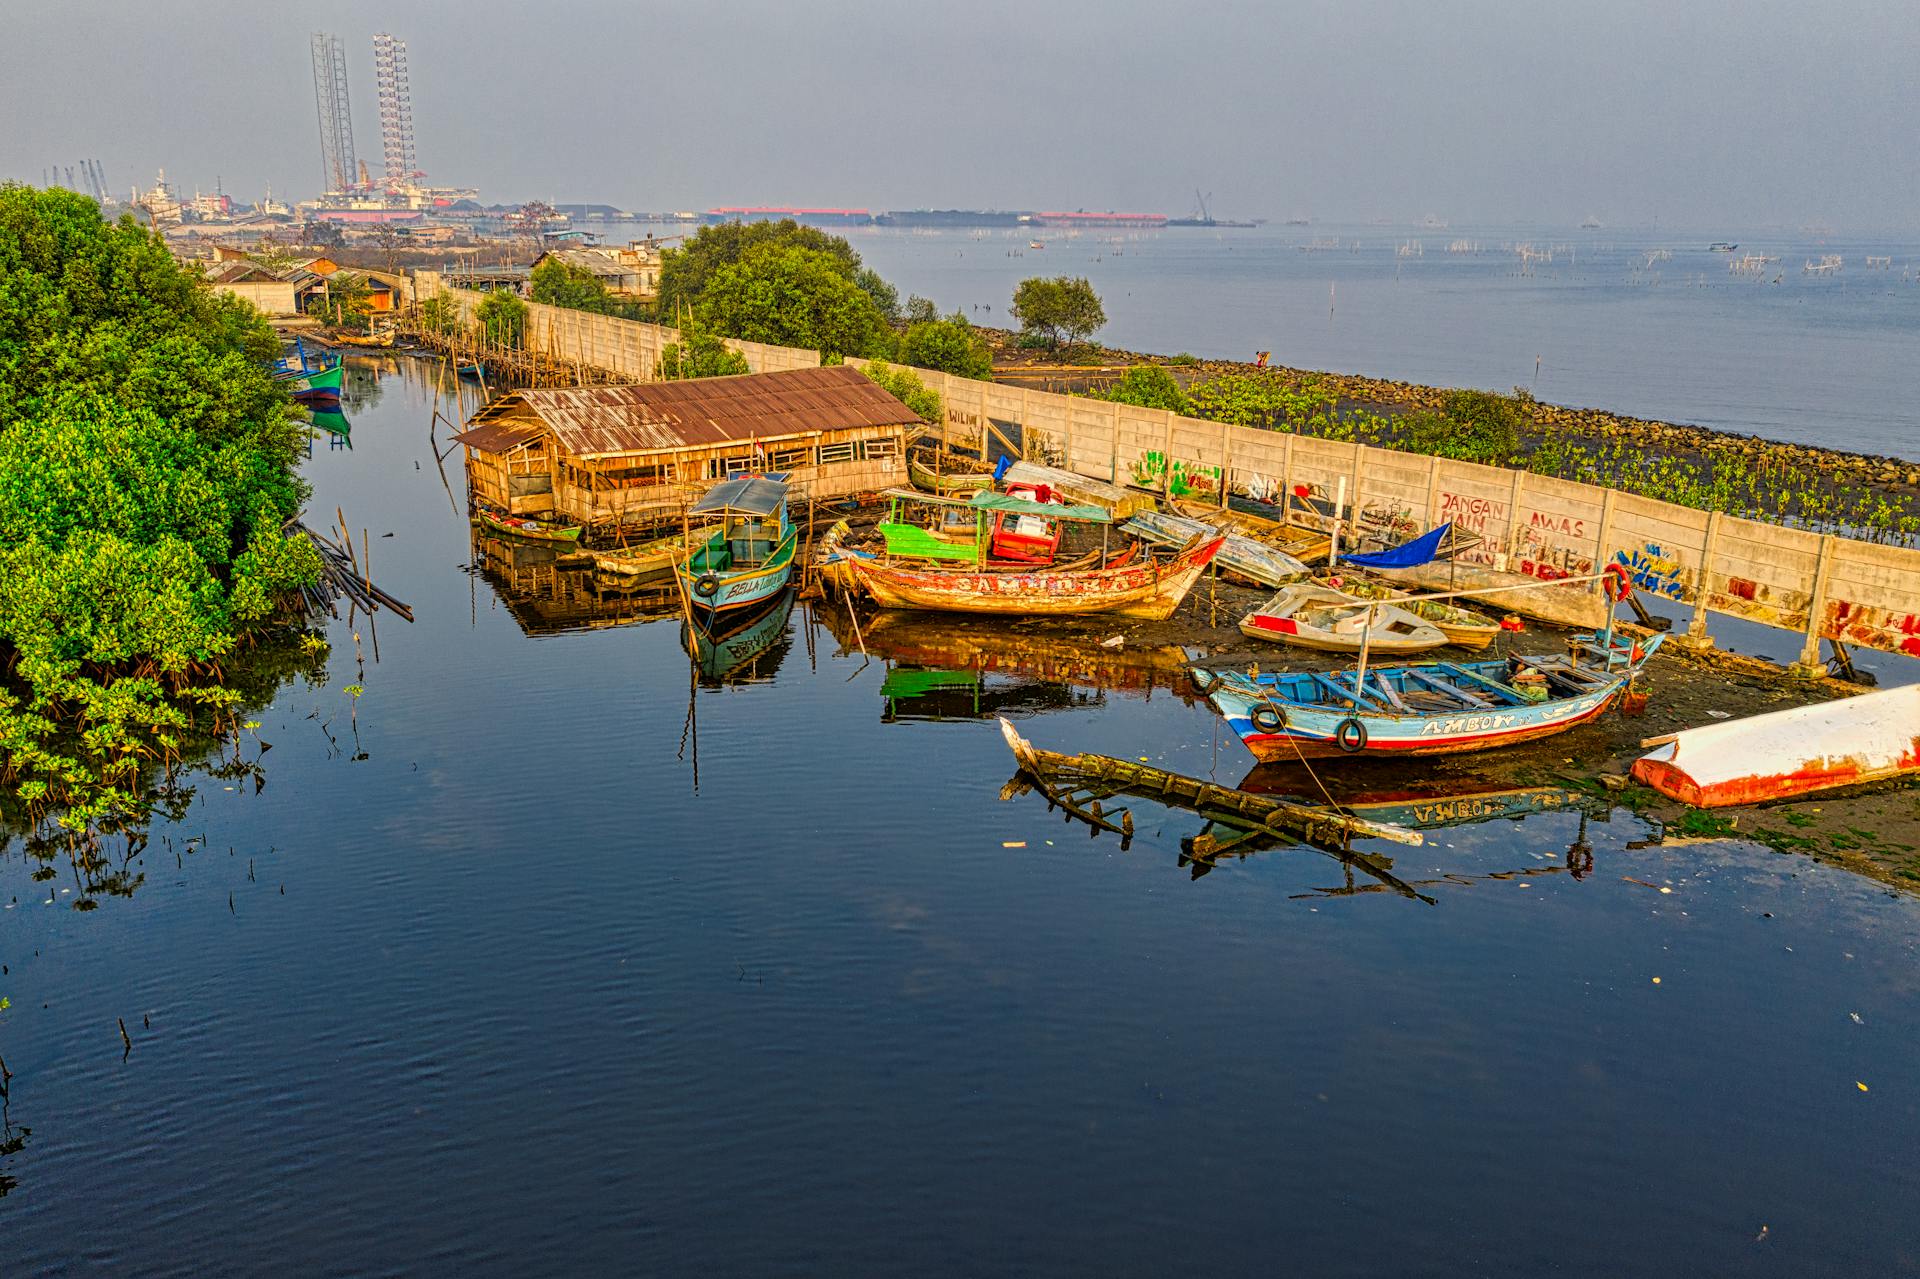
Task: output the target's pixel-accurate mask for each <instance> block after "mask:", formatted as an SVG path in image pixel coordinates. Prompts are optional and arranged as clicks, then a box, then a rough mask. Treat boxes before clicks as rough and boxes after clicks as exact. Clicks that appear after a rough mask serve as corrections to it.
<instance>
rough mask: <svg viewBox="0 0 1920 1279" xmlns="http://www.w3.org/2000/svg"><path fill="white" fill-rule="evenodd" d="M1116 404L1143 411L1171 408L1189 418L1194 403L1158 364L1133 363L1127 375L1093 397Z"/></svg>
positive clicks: (1172, 377)
mask: <svg viewBox="0 0 1920 1279" xmlns="http://www.w3.org/2000/svg"><path fill="white" fill-rule="evenodd" d="M1095 398H1097V399H1102V400H1112V401H1114V402H1115V403H1118V404H1133V405H1137V406H1139V407H1140V408H1143V409H1172V410H1173V411H1174V412H1175V413H1179V414H1181V415H1183V416H1187V415H1191V414H1192V412H1193V404H1192V402H1191V401H1190V400H1188V399H1187V393H1186V392H1185V391H1183V390H1181V389H1180V383H1179V382H1178V381H1177V380H1176V379H1175V378H1174V376H1173V374H1171V373H1169V372H1167V371H1166V370H1165V369H1163V368H1161V367H1160V366H1159V365H1157V364H1136V365H1134V366H1133V367H1132V368H1130V369H1128V370H1127V372H1126V375H1125V376H1124V377H1122V378H1121V379H1120V380H1119V381H1118V382H1115V383H1114V384H1113V385H1112V386H1110V387H1108V388H1107V389H1106V390H1105V391H1104V392H1102V393H1101V394H1100V395H1098V396H1097V397H1095Z"/></svg>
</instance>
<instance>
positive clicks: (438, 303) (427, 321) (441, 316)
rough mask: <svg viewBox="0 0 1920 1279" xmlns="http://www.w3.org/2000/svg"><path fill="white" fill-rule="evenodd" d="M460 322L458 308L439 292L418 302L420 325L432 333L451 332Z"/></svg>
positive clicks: (451, 300)
mask: <svg viewBox="0 0 1920 1279" xmlns="http://www.w3.org/2000/svg"><path fill="white" fill-rule="evenodd" d="M459 324H460V308H459V307H457V306H455V305H454V302H453V299H451V298H446V297H442V296H440V295H439V294H437V293H436V294H435V295H434V296H432V297H430V298H428V299H427V300H426V301H425V302H422V303H421V304H420V327H422V328H424V329H426V330H428V331H429V332H432V333H451V332H453V330H454V329H456V328H458V327H459Z"/></svg>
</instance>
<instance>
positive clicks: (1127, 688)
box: [816, 580, 1920, 892]
mask: <svg viewBox="0 0 1920 1279" xmlns="http://www.w3.org/2000/svg"><path fill="white" fill-rule="evenodd" d="M1270 595H1271V592H1270V591H1268V590H1265V589H1263V588H1262V589H1255V588H1248V587H1242V586H1236V585H1232V584H1230V583H1227V582H1225V581H1212V580H1209V581H1203V582H1201V583H1200V584H1199V585H1198V586H1196V587H1195V588H1194V591H1193V593H1192V594H1191V595H1190V596H1189V597H1188V598H1187V601H1186V602H1185V603H1184V604H1183V605H1182V606H1181V608H1180V610H1179V612H1178V613H1176V614H1175V615H1174V616H1173V617H1172V618H1170V619H1168V620H1167V621H1165V622H1144V621H1130V620H1124V619H1100V618H1050V619H1006V618H968V617H959V616H936V615H932V614H903V613H887V612H883V613H878V614H876V613H874V612H872V611H871V610H870V609H863V610H862V634H861V637H860V641H856V638H855V636H854V634H853V630H852V628H851V626H850V625H849V624H848V621H847V618H846V616H845V609H844V605H843V604H842V603H840V602H837V601H836V602H831V603H823V604H821V605H820V606H818V612H817V614H816V615H817V616H818V617H820V619H821V620H822V621H824V622H825V623H826V624H827V625H828V626H829V627H830V628H831V629H832V631H833V632H834V634H835V636H836V638H837V639H838V640H839V641H840V643H841V645H842V646H843V648H844V649H845V650H846V651H848V652H853V651H856V649H857V647H858V644H859V642H861V641H863V642H864V645H865V648H866V650H867V651H868V652H869V653H870V654H871V655H872V656H873V657H875V658H879V659H888V660H892V661H895V662H899V663H904V664H907V665H910V666H917V667H924V668H947V669H959V670H974V671H980V672H983V673H984V672H993V673H998V674H1007V675H1021V676H1026V677H1028V678H1031V679H1034V680H1055V681H1061V682H1068V683H1080V684H1082V685H1087V686H1093V687H1098V688H1101V689H1107V690H1111V691H1115V692H1119V693H1125V694H1133V695H1172V696H1178V697H1182V698H1184V699H1186V700H1188V701H1191V702H1194V703H1196V704H1198V703H1200V702H1202V701H1203V700H1204V699H1202V698H1201V697H1200V695H1199V694H1198V693H1197V692H1196V691H1195V690H1194V689H1193V686H1192V684H1191V682H1190V681H1189V680H1188V679H1187V678H1186V673H1185V667H1186V665H1187V663H1188V662H1189V661H1192V662H1199V663H1203V664H1215V665H1220V666H1232V667H1240V668H1245V667H1248V666H1254V665H1257V666H1259V667H1260V668H1261V669H1263V670H1270V671H1278V670H1295V671H1298V670H1335V669H1339V668H1341V667H1342V666H1343V665H1351V663H1342V662H1340V661H1338V660H1336V659H1334V658H1333V657H1331V656H1329V655H1322V654H1317V653H1312V652H1310V651H1308V650H1304V649H1295V648H1288V647H1285V646H1280V645H1266V644H1260V643H1258V642H1257V641H1254V640H1249V639H1247V638H1246V637H1245V636H1243V635H1241V634H1240V632H1239V629H1238V623H1239V619H1240V618H1241V617H1242V616H1243V615H1245V614H1246V613H1247V612H1248V611H1250V610H1251V609H1252V608H1253V607H1254V606H1256V605H1258V604H1260V603H1262V602H1264V601H1265V600H1266V599H1267V598H1269V597H1270ZM1624 629H1629V628H1623V630H1624ZM1116 637H1117V639H1118V644H1117V645H1116V644H1115V640H1116ZM1501 642H1502V644H1503V645H1506V646H1507V648H1506V651H1511V652H1517V653H1522V654H1525V653H1540V654H1545V653H1553V652H1561V651H1564V649H1565V646H1566V635H1565V633H1563V632H1560V631H1557V630H1555V629H1553V628H1550V627H1545V626H1541V625H1538V624H1535V623H1529V624H1528V626H1527V629H1526V630H1524V631H1521V632H1518V633H1516V634H1513V635H1511V636H1510V637H1504V638H1503V639H1502V641H1501ZM1434 656H1436V657H1438V658H1446V657H1450V656H1458V654H1457V653H1456V652H1455V651H1454V650H1451V649H1444V650H1441V651H1440V652H1438V653H1437V654H1435V655H1434ZM1638 687H1639V688H1640V689H1642V690H1644V691H1646V692H1648V693H1650V694H1651V697H1650V700H1649V703H1648V705H1647V708H1646V710H1645V711H1644V712H1643V713H1642V714H1640V715H1637V716H1628V715H1626V714H1623V713H1622V712H1620V711H1618V710H1614V711H1610V712H1608V713H1607V714H1605V715H1603V716H1601V717H1600V719H1598V720H1596V721H1594V722H1593V723H1590V724H1586V725H1582V726H1581V727H1579V728H1575V729H1572V730H1569V731H1568V732H1565V733H1562V734H1559V735H1557V736H1554V737H1549V738H1546V739H1543V740H1541V741H1538V742H1535V743H1531V744H1527V745H1522V746H1517V747H1513V748H1509V749H1505V750H1493V751H1482V752H1477V753H1471V754H1462V755H1442V756H1429V757H1425V758H1421V759H1417V760H1381V759H1355V760H1333V761H1320V762H1318V763H1316V764H1315V765H1314V768H1313V771H1314V774H1315V776H1316V777H1317V778H1318V782H1317V783H1316V782H1315V781H1314V780H1313V779H1310V778H1307V777H1306V776H1305V775H1304V774H1302V775H1301V776H1300V777H1299V778H1295V779H1287V778H1276V777H1272V776H1267V775H1266V774H1267V773H1269V772H1271V770H1272V769H1273V768H1274V767H1275V766H1265V767H1264V768H1263V769H1262V770H1260V771H1261V773H1262V776H1261V777H1260V778H1259V779H1258V781H1257V784H1258V786H1259V788H1261V789H1271V788H1273V787H1275V786H1279V787H1281V788H1292V787H1297V788H1298V790H1299V793H1303V794H1310V793H1312V788H1313V787H1314V786H1315V785H1317V784H1324V785H1325V786H1326V787H1327V788H1328V790H1329V791H1330V792H1331V793H1332V794H1333V796H1334V797H1335V799H1337V800H1346V799H1351V798H1355V797H1358V796H1361V795H1364V794H1370V793H1378V792H1381V791H1391V790H1396V789H1408V788H1413V787H1416V786H1425V785H1428V784H1436V785H1439V786H1442V787H1448V786H1460V785H1463V784H1466V783H1476V784H1479V785H1481V786H1482V787H1484V788H1486V789H1499V788H1509V787H1511V788H1518V787H1528V786H1563V787H1566V788H1568V789H1570V790H1576V791H1580V792H1583V793H1586V794H1588V795H1590V796H1592V797H1593V799H1594V801H1595V803H1596V804H1598V805H1603V806H1606V807H1619V808H1627V809H1630V810H1632V811H1634V812H1636V813H1639V814H1641V815H1643V816H1646V817H1649V818H1651V819H1654V820H1655V821H1657V822H1658V823H1659V824H1660V825H1661V826H1662V827H1664V829H1665V831H1666V835H1667V838H1668V840H1676V839H1697V838H1702V837H1730V838H1738V839H1747V840H1752V841H1754V842H1757V843H1761V844H1764V845H1766V846H1768V847H1771V848H1774V849H1777V850H1779V851H1781V852H1783V853H1792V854H1802V855H1810V856H1813V857H1817V858H1820V859H1821V860H1825V861H1831V862H1834V863H1837V864H1840V865H1843V866H1845V867H1847V868H1848V869H1850V870H1852V871H1855V872H1856V873H1860V874H1864V875H1869V876H1871V877H1873V878H1875V879H1878V880H1880V881H1882V882H1884V883H1886V884H1888V885H1889V886H1892V887H1898V888H1900V889H1903V890H1906V891H1914V892H1920V787H1916V786H1913V785H1910V784H1904V783H1885V784H1879V785H1874V786H1868V787H1858V788H1854V789H1853V790H1851V791H1837V792H1832V793H1830V794H1825V795H1819V796H1813V797H1808V798H1803V799H1801V800H1797V801H1790V802H1784V803H1775V804H1768V805H1760V806H1753V807H1744V808H1728V809H1718V810H1714V811H1712V812H1704V811H1700V810H1692V809H1688V808H1687V807H1686V806H1685V805H1681V804H1677V803H1674V802H1672V801H1670V800H1668V799H1666V798H1665V797H1664V796H1662V795H1660V794H1659V793H1658V792H1656V791H1653V790H1651V789H1649V788H1647V787H1644V786H1640V785H1637V784H1634V783H1632V782H1630V781H1629V780H1628V778H1627V775H1626V774H1627V770H1628V768H1629V766H1631V764H1632V763H1633V761H1634V760H1635V759H1637V758H1639V757H1640V756H1641V755H1642V754H1644V753H1645V750H1644V748H1642V747H1641V745H1640V743H1641V740H1642V739H1644V738H1648V737H1654V736H1657V735H1660V734H1662V733H1670V732H1673V731H1675V730H1678V729H1683V728H1692V727H1696V726H1699V725H1703V724H1710V723H1714V722H1717V719H1718V715H1717V714H1715V713H1716V712H1718V713H1723V714H1725V715H1727V716H1730V717H1734V718H1743V717H1746V716H1750V715H1760V714H1765V713H1767V712H1769V711H1777V710H1784V709H1786V708H1788V707H1791V706H1797V705H1803V704H1806V703H1810V702H1815V701H1826V700H1831V699H1833V698H1836V697H1846V696H1851V695H1854V694H1856V693H1859V692H1861V691H1864V690H1862V689H1861V688H1859V687H1858V686H1856V685H1851V684H1846V683H1842V682H1840V681H1838V680H1831V679H1820V680H1801V679H1795V678H1792V677H1791V676H1789V675H1788V674H1787V672H1786V671H1785V670H1784V669H1783V668H1780V667H1776V666H1773V665H1772V664H1771V663H1768V662H1764V661H1761V660H1759V659H1757V658H1749V657H1739V656H1734V655H1729V654H1724V653H1715V652H1709V653H1707V654H1704V655H1701V656H1693V655H1688V654H1682V653H1679V652H1668V651H1666V650H1663V651H1662V652H1660V653H1658V654H1656V655H1655V656H1654V657H1653V659H1652V660H1651V661H1650V662H1649V663H1648V665H1647V671H1646V674H1645V675H1644V676H1643V677H1642V679H1641V680H1640V682H1639V685H1638ZM1222 731H1223V732H1224V730H1222ZM1034 735H1035V739H1036V741H1040V743H1041V744H1042V745H1045V746H1047V747H1049V748H1051V749H1056V750H1062V751H1068V752H1071V751H1073V750H1075V749H1078V744H1076V743H1074V742H1071V741H1064V740H1057V739H1055V738H1053V737H1052V736H1051V735H1049V734H1048V733H1047V731H1046V729H1045V728H1044V727H1040V728H1037V729H1036V730H1034ZM1041 739H1045V740H1044V741H1042V740H1041ZM1228 740H1229V741H1230V740H1231V739H1230V737H1229V739H1228ZM1167 745H1168V744H1167V743H1161V742H1144V741H1143V742H1140V743H1138V744H1137V750H1138V753H1140V754H1156V753H1157V752H1159V751H1161V750H1163V749H1165V747H1166V746H1167ZM1223 749H1226V750H1230V749H1231V748H1230V747H1223ZM1224 758H1227V757H1226V756H1223V759H1224ZM1245 766H1246V770H1247V771H1249V772H1252V771H1254V763H1253V760H1252V758H1251V757H1250V756H1249V757H1246V759H1245ZM1238 767H1239V766H1238V765H1223V770H1222V773H1223V775H1222V776H1221V777H1220V778H1218V779H1217V780H1219V781H1220V782H1222V783H1223V784H1226V785H1233V784H1235V783H1236V782H1238V781H1239V780H1240V778H1239V776H1238V774H1236V772H1235V770H1236V769H1237V768H1238ZM1248 780H1249V781H1250V782H1252V781H1254V780H1255V779H1253V778H1249V779H1248Z"/></svg>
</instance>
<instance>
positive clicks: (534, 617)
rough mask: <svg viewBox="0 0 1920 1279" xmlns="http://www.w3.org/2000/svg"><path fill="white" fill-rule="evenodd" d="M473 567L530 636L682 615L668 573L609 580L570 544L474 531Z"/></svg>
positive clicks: (479, 530)
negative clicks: (532, 540)
mask: <svg viewBox="0 0 1920 1279" xmlns="http://www.w3.org/2000/svg"><path fill="white" fill-rule="evenodd" d="M472 546H473V561H472V562H473V571H474V572H475V573H476V574H478V575H479V576H481V577H484V578H485V579H486V580H487V581H488V582H489V583H490V584H491V585H492V586H493V588H494V593H495V594H496V595H497V596H499V599H500V602H501V603H502V604H504V605H506V609H507V612H508V613H509V614H511V615H512V617H513V620H514V621H516V622H518V623H519V624H520V629H521V630H523V631H525V632H526V633H527V634H528V635H530V636H533V637H535V638H541V637H545V636H549V635H564V634H569V633H572V632H576V631H591V630H602V629H604V628H606V627H610V626H633V625H636V624H638V623H641V622H653V621H662V620H665V619H669V618H678V617H681V616H683V611H682V609H681V605H680V592H679V590H678V588H677V587H676V586H675V585H674V581H673V579H672V578H671V577H660V578H656V579H652V580H646V581H637V582H635V581H624V580H620V579H615V578H608V577H605V576H603V575H600V574H596V573H595V572H594V571H593V565H592V561H591V559H590V558H589V557H587V556H585V555H583V554H582V553H580V552H579V551H578V550H576V549H573V548H571V547H568V546H565V545H562V544H556V543H543V542H526V541H521V540H520V539H518V538H505V537H495V536H493V535H492V534H490V533H488V532H486V531H485V530H484V529H482V528H481V527H479V526H478V525H476V526H474V529H473V540H472Z"/></svg>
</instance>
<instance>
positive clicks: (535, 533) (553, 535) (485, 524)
mask: <svg viewBox="0 0 1920 1279" xmlns="http://www.w3.org/2000/svg"><path fill="white" fill-rule="evenodd" d="M474 523H476V524H478V525H479V526H480V527H481V528H484V529H486V530H487V532H489V533H492V534H494V535H495V536H497V537H512V538H518V539H519V540H521V541H523V542H567V543H572V542H578V541H579V540H580V529H579V527H578V526H577V525H575V526H570V527H564V528H562V527H555V528H519V527H516V526H514V525H512V524H502V523H501V522H500V521H499V520H496V519H493V518H492V517H491V516H486V515H476V516H475V517H474Z"/></svg>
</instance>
